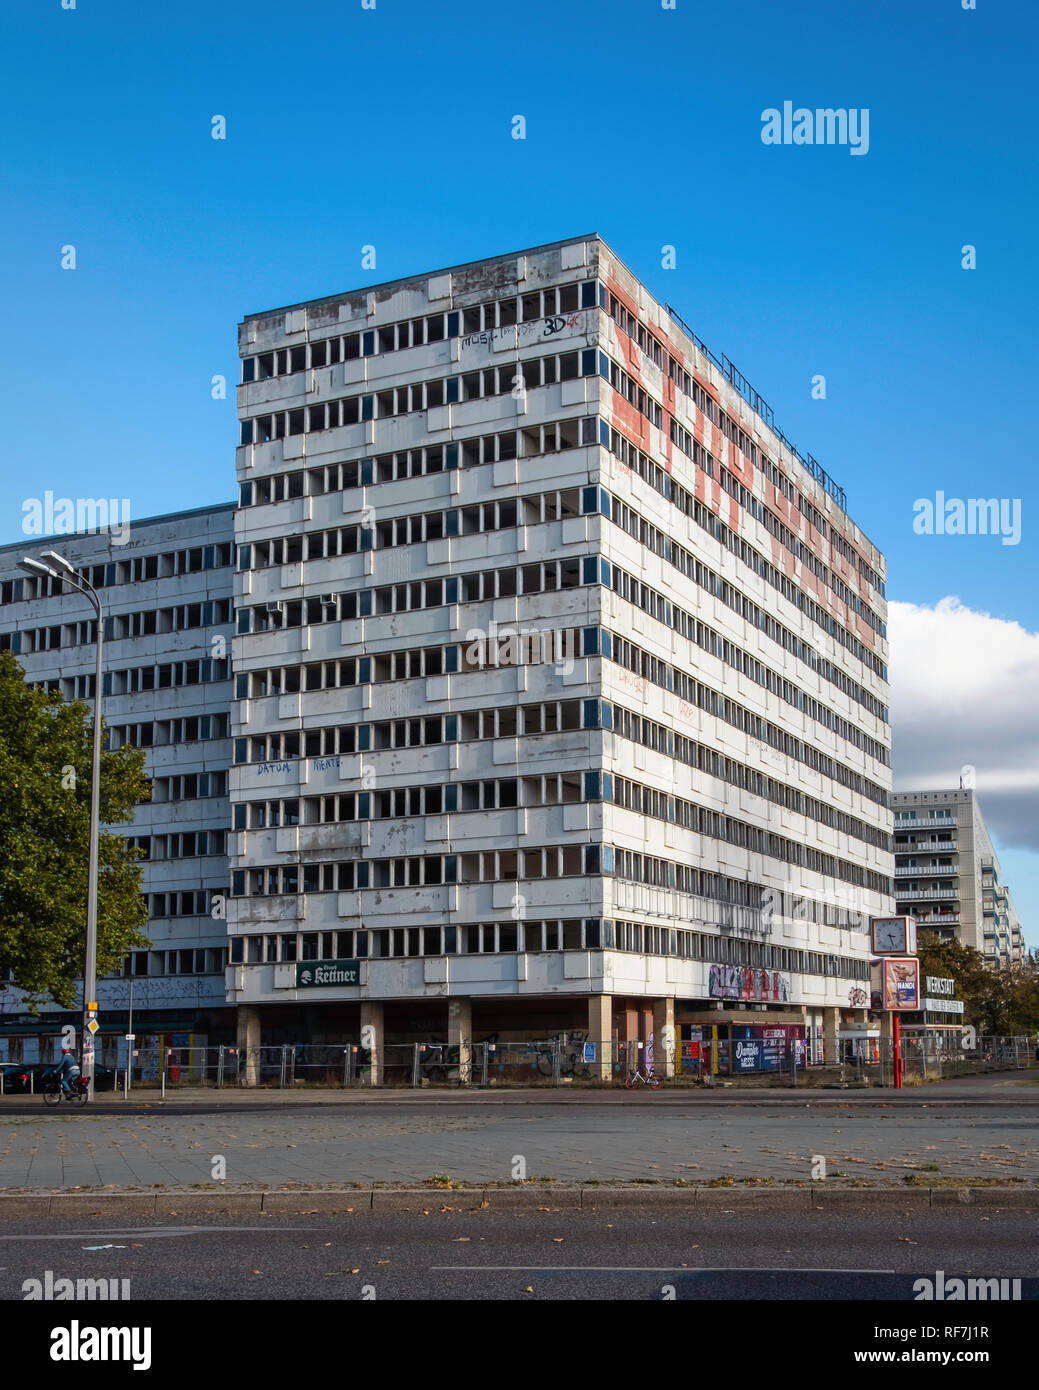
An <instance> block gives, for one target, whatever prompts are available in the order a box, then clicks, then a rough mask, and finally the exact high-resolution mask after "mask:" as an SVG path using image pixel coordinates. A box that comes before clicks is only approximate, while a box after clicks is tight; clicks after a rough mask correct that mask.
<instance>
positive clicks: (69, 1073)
mask: <svg viewBox="0 0 1039 1390" xmlns="http://www.w3.org/2000/svg"><path fill="white" fill-rule="evenodd" d="M79 1074H80V1071H79V1063H78V1062H77V1061H76V1056H75V1053H74V1052H73V1051H72V1048H71V1047H63V1048H62V1049H61V1062H60V1063H59V1064H58V1079H59V1080H60V1082H61V1089H62V1090H63V1091H64V1092H65V1094H66V1095H69V1094H70V1092H71V1091H72V1083H73V1081H75V1080H76V1079H77V1077H78V1076H79Z"/></svg>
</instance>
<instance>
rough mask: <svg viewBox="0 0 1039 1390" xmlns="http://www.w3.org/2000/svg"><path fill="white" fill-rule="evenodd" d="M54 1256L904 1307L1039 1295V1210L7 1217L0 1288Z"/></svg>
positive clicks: (544, 1294)
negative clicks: (1011, 1284) (943, 1294)
mask: <svg viewBox="0 0 1039 1390" xmlns="http://www.w3.org/2000/svg"><path fill="white" fill-rule="evenodd" d="M47 1270H50V1271H51V1274H52V1277H53V1278H55V1279H57V1278H70V1279H84V1278H86V1279H101V1278H104V1279H111V1278H118V1279H124V1278H125V1279H128V1280H129V1281H130V1288H129V1293H130V1297H131V1299H133V1300H139V1299H140V1300H153V1299H163V1300H182V1299H183V1300H207V1301H212V1300H221V1301H222V1300H231V1301H238V1300H254V1299H283V1300H293V1301H297V1300H321V1299H339V1300H342V1299H346V1300H351V1299H354V1300H365V1299H368V1300H370V1299H375V1300H376V1301H378V1300H400V1299H429V1300H456V1299H475V1300H483V1301H494V1300H513V1301H515V1300H518V1301H521V1302H522V1301H529V1302H538V1301H559V1300H592V1301H595V1300H614V1299H634V1300H657V1301H665V1300H668V1299H674V1300H676V1301H681V1300H695V1301H699V1302H703V1301H717V1300H725V1301H729V1300H761V1299H768V1300H775V1299H779V1300H785V1299H806V1298H807V1299H813V1300H820V1301H831V1300H839V1301H846V1300H894V1301H899V1302H902V1303H903V1304H906V1303H909V1302H912V1301H915V1294H914V1290H913V1284H914V1282H915V1281H916V1280H917V1279H919V1278H928V1279H931V1280H934V1279H935V1278H936V1273H937V1271H938V1270H942V1271H943V1272H944V1275H945V1278H946V1280H948V1279H951V1278H953V1277H959V1278H969V1277H974V1278H1000V1277H1005V1278H1008V1279H1020V1280H1021V1281H1022V1284H1021V1297H1022V1301H1025V1300H1028V1301H1035V1300H1037V1299H1039V1217H1029V1216H1025V1215H1023V1214H1022V1213H1020V1212H1006V1213H1000V1212H996V1211H992V1212H991V1213H989V1214H987V1215H980V1214H978V1213H977V1212H975V1211H967V1212H961V1211H958V1210H956V1209H955V1208H952V1209H949V1210H947V1211H945V1210H943V1211H936V1210H932V1211H929V1212H920V1213H912V1214H903V1213H895V1212H892V1211H891V1210H890V1208H888V1209H885V1210H878V1211H874V1212H870V1211H869V1210H864V1211H861V1212H859V1211H856V1212H842V1213H840V1214H835V1213H833V1212H811V1213H799V1214H796V1215H795V1214H792V1213H789V1212H770V1211H769V1207H768V1202H767V1199H763V1200H762V1202H761V1204H760V1205H757V1206H755V1207H753V1208H744V1209H742V1210H740V1211H738V1212H736V1211H733V1212H726V1211H724V1210H722V1211H717V1212H710V1213H699V1214H697V1213H692V1212H689V1213H686V1212H678V1211H674V1210H668V1211H666V1212H664V1211H660V1210H659V1209H658V1210H653V1209H650V1208H624V1209H620V1210H618V1209H616V1208H610V1209H607V1208H603V1209H600V1210H585V1211H573V1210H568V1211H553V1210H551V1209H547V1210H539V1211H530V1212H515V1213H512V1212H491V1211H479V1210H467V1209H466V1199H465V1198H464V1197H460V1196H458V1195H456V1194H452V1193H442V1194H431V1201H430V1208H429V1214H428V1215H418V1214H416V1215H408V1214H403V1213H401V1214H397V1213H377V1212H371V1211H368V1212H363V1211H358V1212H357V1213H355V1214H352V1215H343V1216H335V1217H329V1216H305V1215H298V1216H277V1215H272V1216H271V1217H269V1218H259V1217H257V1216H251V1217H243V1218H241V1219H234V1218H228V1217H226V1216H224V1217H215V1218H213V1220H211V1221H210V1220H207V1219H206V1218H198V1219H195V1220H192V1222H191V1223H190V1224H183V1225H181V1224H174V1223H170V1222H168V1221H158V1220H157V1221H153V1222H148V1221H141V1222H134V1223H132V1224H129V1225H126V1226H122V1225H119V1226H116V1225H113V1224H112V1223H111V1221H110V1220H106V1219H104V1218H83V1217H79V1218H69V1219H65V1220H48V1221H44V1222H33V1223H15V1222H6V1223H4V1224H3V1225H0V1298H2V1299H4V1300H18V1299H22V1298H24V1297H25V1293H24V1291H23V1282H24V1281H26V1280H30V1279H36V1280H41V1281H42V1280H43V1279H44V1277H45V1272H46V1271H47ZM80 1306H81V1307H82V1306H83V1305H80ZM931 1307H932V1308H936V1305H933V1304H932V1305H931ZM960 1309H961V1314H962V1312H963V1311H964V1310H963V1305H960ZM936 1311H937V1310H936ZM971 1311H972V1313H973V1314H975V1315H977V1314H979V1313H981V1312H982V1309H981V1308H980V1306H979V1305H977V1304H975V1305H974V1306H973V1308H972V1310H971ZM952 1312H953V1309H951V1308H950V1309H948V1310H946V1313H948V1314H951V1313H952ZM960 1320H962V1316H961V1317H960ZM975 1320H977V1319H976V1317H975ZM946 1321H948V1317H946ZM189 1325H190V1324H189Z"/></svg>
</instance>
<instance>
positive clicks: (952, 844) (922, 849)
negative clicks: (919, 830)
mask: <svg viewBox="0 0 1039 1390" xmlns="http://www.w3.org/2000/svg"><path fill="white" fill-rule="evenodd" d="M958 843H959V842H958V841H957V840H916V841H914V842H913V844H911V845H900V844H898V843H897V841H896V843H895V853H896V854H931V853H932V852H936V853H938V854H958V853H959V850H958V849H957V845H958Z"/></svg>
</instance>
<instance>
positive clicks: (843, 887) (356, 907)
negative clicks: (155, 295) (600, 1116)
mask: <svg viewBox="0 0 1039 1390" xmlns="http://www.w3.org/2000/svg"><path fill="white" fill-rule="evenodd" d="M240 351H241V355H242V358H243V383H242V385H241V386H240V387H239V416H240V420H241V422H242V443H241V445H240V447H239V449H238V457H237V467H238V480H239V485H240V488H241V498H240V506H239V509H238V511H237V513H236V523H235V526H236V529H235V539H236V542H237V546H238V554H239V569H238V573H237V575H236V589H235V606H236V611H237V632H238V635H237V636H236V638H235V646H234V670H235V677H236V700H235V704H234V715H233V718H234V728H233V735H234V740H235V755H234V766H233V768H232V772H231V787H230V796H231V802H232V810H233V815H234V820H233V827H234V828H233V833H232V835H231V837H230V841H229V852H230V864H231V871H232V874H231V876H232V897H231V899H230V902H229V906H228V929H229V933H230V946H231V965H230V966H229V970H228V983H229V998H230V999H232V1000H234V1001H235V1002H237V1003H238V1004H239V1005H246V1006H249V1007H250V1008H252V1009H255V1008H257V1007H258V1006H261V1005H262V1006H265V1007H266V1013H265V1015H264V1017H265V1018H267V1019H272V1018H274V1017H275V1014H274V1013H273V1012H272V1010H274V1009H276V1008H277V1007H278V1006H285V1007H287V1008H292V1009H299V1008H301V1007H303V1008H306V1007H308V1006H316V1005H322V1006H325V1023H326V1025H329V1020H330V1019H332V1018H333V1017H334V1013H335V1009H336V1008H337V1007H339V1006H346V1007H347V1008H348V1009H352V1008H353V1006H355V1005H357V1004H360V1003H376V1002H379V1003H393V1002H398V1003H399V1002H401V1001H411V1003H412V1004H413V1005H414V1007H415V1008H416V1009H417V1008H418V1007H419V1001H421V1000H423V999H426V1000H433V1001H436V1000H447V999H449V998H458V999H462V998H465V999H469V1000H476V1001H478V1000H494V1001H497V1004H498V1005H499V1006H500V1007H501V1008H502V1009H504V1008H505V1005H506V1003H507V1002H509V1001H511V1004H512V1006H513V1007H514V1008H518V1007H519V1005H520V1004H521V1002H522V1001H523V1000H540V1001H542V1002H544V1001H546V1000H547V1001H552V1000H554V1001H558V1002H563V1001H571V1002H572V1004H573V1006H574V1008H575V1009H578V1010H579V1009H581V1008H585V1007H587V1003H586V1001H589V1000H592V999H594V998H595V997H602V996H610V997H612V998H613V999H614V1000H618V1001H620V1000H623V1001H625V1002H624V1004H623V1008H625V1009H628V1008H638V1007H639V1001H643V1002H644V1003H645V1004H646V1005H647V1006H652V1005H653V1004H658V1005H659V1003H660V1001H675V1000H677V1001H678V1003H679V1010H680V1011H681V1008H682V1007H683V1003H684V1005H685V1006H687V1008H692V1007H694V1006H697V1005H702V1006H703V1007H708V1006H710V1005H711V1004H712V1003H716V1002H717V1001H718V1000H719V999H720V998H722V997H724V996H725V994H726V993H728V994H729V995H730V996H732V994H733V990H735V991H736V994H735V998H736V999H737V1000H738V999H739V998H740V996H741V995H742V999H743V1001H744V1002H750V1001H751V1000H753V1001H756V1002H757V1001H761V1000H763V999H767V1000H768V1002H769V1004H771V1005H773V1006H780V1005H784V1006H786V1007H787V1008H792V1009H794V1011H795V1012H794V1015H792V1016H802V1014H803V1015H804V1016H807V1017H808V1018H809V1020H810V1021H811V1020H813V1019H814V1018H816V1017H817V1013H816V1011H818V1010H821V1009H823V1008H828V1009H831V1010H832V1009H838V1008H842V1007H843V1008H845V1009H848V1008H860V1007H861V1005H862V1003H863V999H862V994H861V991H862V990H863V988H867V989H868V985H866V983H865V982H866V980H867V977H868V968H867V961H868V957H869V947H868V934H867V927H868V918H869V916H870V915H871V914H881V915H883V914H887V913H889V912H890V911H891V910H892V907H893V900H892V896H891V889H890V884H891V873H892V855H891V841H890V833H891V818H890V811H889V810H888V809H887V798H888V794H889V791H890V766H889V746H890V739H889V726H888V723H887V710H886V706H887V684H886V665H885V663H886V640H885V627H884V623H885V615H886V605H885V600H884V595H883V570H884V562H883V557H882V556H881V555H880V554H879V553H878V551H877V550H876V548H875V547H874V546H873V545H872V544H871V543H870V542H869V540H868V539H867V538H866V537H865V536H864V535H863V534H862V533H861V531H860V530H859V529H858V528H857V527H856V526H855V524H854V523H853V522H852V521H851V519H850V518H849V517H848V515H847V513H846V511H845V510H844V509H843V506H842V505H841V503H842V502H843V494H841V493H840V490H839V489H838V488H836V487H835V486H834V485H833V484H832V482H830V481H829V480H828V479H827V478H826V477H825V475H824V474H822V472H821V470H820V469H819V468H818V465H815V464H814V462H813V461H812V460H811V459H810V458H809V459H803V458H802V457H801V456H799V455H796V454H795V453H794V452H793V451H792V449H791V447H790V446H789V445H788V444H787V443H786V441H785V440H783V439H782V438H781V437H780V436H778V435H777V434H776V433H775V432H774V431H773V429H772V428H770V424H769V423H767V421H770V418H771V417H770V413H769V411H768V407H767V405H766V404H765V403H764V402H763V401H761V399H760V398H759V397H757V396H756V395H755V394H754V393H753V390H752V388H750V387H749V385H748V384H747V383H746V382H745V381H743V379H742V378H741V377H740V376H739V374H738V373H736V372H735V371H734V370H733V369H731V367H730V366H729V364H727V363H725V362H724V360H721V361H719V360H716V359H713V358H712V357H711V356H710V355H709V354H708V353H707V351H706V349H705V348H704V347H703V345H702V344H699V343H698V341H697V340H695V339H694V338H693V337H692V336H691V335H690V334H689V333H688V332H687V331H686V330H685V328H684V326H682V325H680V323H679V322H678V321H676V319H675V318H674V317H673V316H672V315H670V314H669V313H668V311H666V310H665V308H664V307H663V306H662V305H661V304H659V303H658V302H657V301H656V300H655V299H654V298H653V297H652V296H651V295H650V294H649V293H648V291H647V290H646V289H645V288H644V287H643V286H641V285H640V284H639V283H638V282H637V281H636V280H635V279H634V277H633V276H632V275H631V274H630V272H628V271H627V270H626V268H625V267H624V266H623V265H622V264H621V263H620V262H619V261H618V260H617V259H616V257H615V256H614V255H613V253H612V252H611V251H610V250H609V248H608V247H607V246H606V245H605V244H604V243H603V242H602V241H601V240H600V239H598V238H597V237H590V238H585V239H579V240H576V241H570V242H563V243H557V244H555V245H552V246H546V247H541V248H537V249H536V250H533V251H528V252H524V253H521V254H519V255H512V256H507V257H499V258H495V259H493V260H488V261H484V262H479V263H477V264H473V265H467V266H462V267H458V268H455V269H453V270H448V271H441V272H437V273H435V274H431V275H422V276H417V277H414V278H412V279H409V280H406V281H399V282H394V283H392V284H387V285H380V286H377V287H374V288H372V289H368V290H362V291H357V292H355V293H353V294H348V295H342V296H337V297H333V298H329V299H324V300H318V301H313V302H311V303H308V304H305V305H298V306H293V307H291V308H289V309H285V310H278V311H275V312H271V313H268V314H260V315H255V316H250V317H249V318H247V319H246V320H245V321H244V323H243V324H242V325H241V329H240ZM733 383H736V384H735V385H734V384H733ZM736 386H738V387H739V389H738V390H737V389H736ZM750 401H753V402H754V407H755V408H752V406H751V404H750V403H749V402H750ZM516 634H520V636H518V637H517V636H516ZM523 634H527V640H526V641H525V642H524V641H523V640H522V635H523ZM354 959H356V960H358V961H359V962H360V970H359V974H358V976H357V978H358V981H359V983H358V984H356V985H338V984H336V985H328V986H318V987H315V986H314V985H309V986H308V987H303V986H302V985H301V983H300V981H301V975H300V966H301V965H303V964H305V963H306V962H309V961H319V960H329V961H331V960H354ZM751 971H753V972H755V974H754V975H751V973H750V972H751ZM766 972H768V979H767V981H765V973H766ZM766 984H767V988H766ZM748 989H749V990H750V992H749V993H748V992H747V991H748ZM668 1006H669V1007H670V1002H669V1005H668ZM506 1012H507V1010H506ZM445 1013H446V1010H445ZM294 1016H295V1015H294ZM343 1017H344V1019H346V1018H347V1014H346V1013H344V1015H343ZM351 1017H352V1015H351ZM502 1017H505V1014H504V1013H503V1014H502ZM329 1026H330V1027H331V1028H332V1029H333V1031H334V1024H333V1025H329ZM326 1031H328V1029H327V1028H326Z"/></svg>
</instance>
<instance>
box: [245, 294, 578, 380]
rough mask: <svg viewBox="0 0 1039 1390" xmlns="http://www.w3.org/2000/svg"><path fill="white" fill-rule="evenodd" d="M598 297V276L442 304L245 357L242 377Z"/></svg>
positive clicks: (489, 326)
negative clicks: (465, 303)
mask: <svg viewBox="0 0 1039 1390" xmlns="http://www.w3.org/2000/svg"><path fill="white" fill-rule="evenodd" d="M595 302H596V291H595V281H594V280H586V281H584V282H583V283H580V284H572V285H553V286H551V287H550V288H549V289H546V290H530V291H528V292H527V293H525V294H522V295H519V296H516V297H510V298H508V299H498V300H490V301H488V302H487V303H485V304H473V305H470V306H469V308H467V309H447V310H441V311H440V312H439V313H436V314H426V315H424V316H423V317H422V318H415V319H402V320H400V321H399V322H396V323H386V324H382V325H381V326H380V327H378V328H369V329H362V330H359V331H358V332H356V333H347V334H345V335H344V336H342V337H338V336H337V337H334V338H320V339H317V340H316V341H314V342H311V343H309V344H305V343H301V344H299V345H297V346H296V347H290V348H280V349H277V350H275V351H273V352H261V353H259V354H257V355H256V356H253V357H244V358H243V359H242V381H243V382H250V381H268V380H270V378H271V377H276V376H287V375H290V374H291V373H293V372H302V371H306V370H307V369H308V368H310V369H311V370H314V369H317V368H321V367H331V366H334V365H335V364H336V363H337V362H351V361H354V360H356V359H357V358H359V357H374V356H377V355H379V354H381V353H386V352H400V351H402V350H403V349H405V348H413V347H423V346H426V345H428V344H430V343H440V342H444V341H445V340H446V339H449V338H458V337H461V336H463V335H465V336H468V335H469V334H472V333H481V332H486V331H489V330H493V329H496V328H512V327H514V326H515V325H516V324H517V323H531V322H533V321H534V320H536V319H544V318H551V317H554V316H555V315H557V314H570V313H575V312H576V311H577V310H578V309H589V308H594V306H595Z"/></svg>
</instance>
